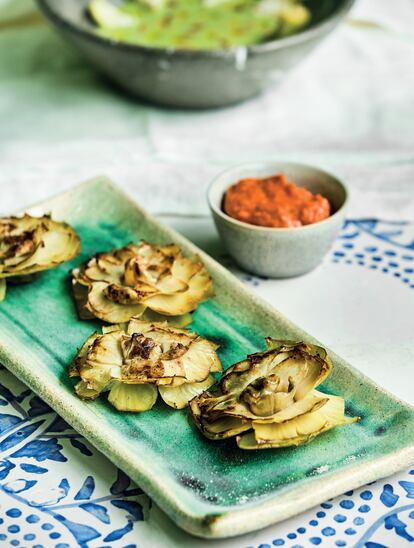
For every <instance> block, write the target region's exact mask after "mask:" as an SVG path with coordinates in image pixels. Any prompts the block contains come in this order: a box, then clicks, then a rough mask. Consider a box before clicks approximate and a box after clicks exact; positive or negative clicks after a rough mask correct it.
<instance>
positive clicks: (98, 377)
mask: <svg viewBox="0 0 414 548" xmlns="http://www.w3.org/2000/svg"><path fill="white" fill-rule="evenodd" d="M121 336H122V335H121V333H120V332H118V331H115V332H112V333H107V334H105V335H98V336H97V337H96V338H95V339H94V341H93V342H92V345H91V346H90V347H89V349H88V351H87V355H86V358H85V360H84V365H83V367H82V368H80V369H79V374H80V377H81V379H82V380H83V381H85V382H86V383H87V384H88V386H90V387H91V388H93V389H94V390H96V391H97V392H102V391H103V390H105V388H106V387H107V386H108V384H109V383H110V382H111V381H112V380H113V379H119V378H120V376H121V366H122V352H121V348H120V340H121Z"/></svg>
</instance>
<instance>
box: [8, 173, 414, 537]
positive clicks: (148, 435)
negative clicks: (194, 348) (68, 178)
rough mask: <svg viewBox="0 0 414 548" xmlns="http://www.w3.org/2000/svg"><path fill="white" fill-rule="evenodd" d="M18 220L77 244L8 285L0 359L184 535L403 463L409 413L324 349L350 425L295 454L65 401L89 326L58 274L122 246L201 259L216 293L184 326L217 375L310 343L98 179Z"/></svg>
mask: <svg viewBox="0 0 414 548" xmlns="http://www.w3.org/2000/svg"><path fill="white" fill-rule="evenodd" d="M29 212H30V213H32V214H41V213H47V212H51V213H52V215H53V217H54V218H56V219H58V220H65V221H67V222H69V223H71V224H73V225H74V227H75V228H76V229H77V230H78V232H79V234H80V236H81V238H82V252H81V255H80V256H79V257H77V258H76V259H75V260H74V261H72V263H68V264H64V265H62V266H61V267H60V268H58V269H56V270H53V271H50V272H47V273H44V274H43V275H42V276H40V277H39V278H38V279H37V280H36V281H35V282H33V283H32V284H30V285H20V286H14V287H9V290H8V294H7V299H6V300H5V301H4V302H3V303H1V305H0V362H2V363H4V365H6V366H7V367H8V368H9V369H10V370H11V371H12V372H13V373H15V374H16V375H17V376H18V377H19V378H20V379H21V380H22V381H24V382H25V383H26V384H27V385H29V386H30V388H31V389H32V390H34V391H35V392H36V393H37V394H38V395H39V396H40V397H41V398H42V399H43V400H45V401H46V402H47V403H48V404H49V405H51V406H52V407H53V408H54V409H55V410H56V411H57V412H58V413H59V414H60V415H61V416H62V417H63V418H64V419H65V420H66V421H67V422H68V423H70V424H71V425H72V426H73V427H74V428H76V429H77V430H78V431H79V432H80V433H81V434H83V435H84V436H85V437H86V438H88V439H89V440H90V442H91V443H93V444H94V445H95V446H96V447H97V448H98V449H99V450H100V451H102V452H103V453H104V454H105V455H107V456H108V457H109V458H110V459H111V460H112V461H113V462H114V463H115V464H117V465H118V466H119V467H120V468H122V469H123V470H124V471H125V472H126V473H127V474H128V475H129V476H130V477H131V478H132V479H133V480H135V481H137V482H138V483H139V484H140V486H141V487H142V488H143V489H144V490H146V491H147V493H148V494H149V495H150V496H151V497H152V498H153V499H154V501H156V502H157V503H158V504H159V506H160V507H161V508H162V509H163V510H164V511H165V512H166V513H167V514H168V515H169V516H170V517H171V518H172V519H173V520H174V521H175V522H176V523H177V524H178V525H179V526H181V527H182V528H184V529H185V530H187V531H189V532H190V533H193V534H195V535H199V536H204V537H216V538H217V537H227V536H232V535H237V534H242V533H246V532H248V531H252V530H255V529H258V528H261V527H264V526H266V525H269V524H271V523H275V522H277V521H280V520H283V519H286V518H288V517H290V516H292V515H294V514H297V513H299V512H301V511H303V510H305V509H306V508H309V507H311V506H313V505H315V504H317V503H320V502H323V501H324V500H326V499H328V498H330V497H332V496H335V495H338V494H341V493H342V492H344V491H346V490H349V489H351V488H354V487H357V486H360V485H363V484H366V483H368V482H370V481H373V480H375V479H377V478H379V477H385V476H387V475H389V474H391V473H393V472H395V471H396V470H398V469H400V468H404V467H406V466H408V465H409V464H412V463H413V462H414V411H413V409H412V408H411V407H409V406H408V405H406V404H404V403H402V402H400V401H398V400H397V399H395V398H394V397H392V396H391V395H390V394H387V393H385V392H384V391H383V390H382V389H380V388H379V387H378V386H376V385H375V384H374V383H373V382H371V381H370V380H369V379H367V378H366V377H364V376H363V375H362V374H361V373H359V372H358V371H356V370H354V369H353V368H352V367H351V366H350V365H349V364H347V363H346V362H344V361H343V360H342V359H341V358H339V357H338V356H336V355H335V354H332V357H333V362H334V372H333V374H332V375H331V376H330V377H329V379H328V381H326V382H325V383H324V385H323V387H322V389H326V391H328V392H329V393H332V394H341V395H343V396H344V397H345V398H346V401H347V413H348V414H351V415H359V416H360V417H361V419H362V420H361V422H360V423H356V424H352V425H349V426H346V427H342V428H338V429H336V430H333V431H330V432H328V433H326V434H324V435H322V436H320V437H318V438H317V439H316V440H315V441H313V442H312V443H311V444H309V445H307V446H302V447H299V448H288V449H283V450H267V451H246V452H243V451H241V450H240V449H238V448H237V446H236V444H235V443H234V440H229V441H223V442H211V441H208V440H206V439H204V438H203V437H202V436H201V435H200V434H199V433H198V431H196V429H195V428H194V426H193V425H192V424H191V422H190V421H189V419H188V414H187V412H186V411H172V410H171V409H170V408H167V406H165V404H163V402H162V401H159V402H158V403H157V404H156V406H155V407H154V408H153V409H152V410H151V411H149V412H147V413H144V414H122V413H119V412H116V411H115V410H114V409H113V408H111V407H110V406H109V404H107V402H106V401H105V399H104V398H101V399H100V400H99V401H95V402H89V403H88V402H83V401H81V400H79V399H78V398H77V397H76V396H74V394H73V390H72V385H73V383H72V381H71V380H70V379H69V378H68V376H67V365H68V363H69V362H70V361H71V360H72V358H73V356H74V354H75V353H76V349H77V348H78V347H79V346H80V345H81V344H82V342H83V341H84V340H85V339H86V337H87V336H88V335H89V334H90V333H91V332H92V331H94V330H97V329H99V327H100V325H99V323H97V322H80V321H78V319H77V316H76V312H75V308H74V304H73V302H72V297H71V294H70V290H69V289H70V285H69V272H70V270H71V269H72V268H73V267H74V266H75V265H78V264H79V263H80V262H82V261H84V260H85V259H86V258H87V257H89V256H91V255H93V254H95V253H96V252H99V251H104V250H108V249H110V248H113V247H118V246H121V245H124V244H126V243H128V242H129V241H132V240H134V241H137V240H139V239H141V238H142V239H146V240H148V241H150V242H154V243H170V242H175V243H177V244H178V245H180V246H181V247H182V248H183V250H184V251H185V252H187V253H194V252H196V253H199V254H200V255H201V256H202V258H203V260H204V262H205V263H206V265H207V267H208V269H209V271H210V273H211V274H212V276H213V279H214V285H215V291H216V295H215V297H214V298H213V299H211V300H209V301H208V302H206V303H203V304H202V305H201V306H200V307H199V308H198V310H197V311H196V313H195V314H194V321H193V324H192V325H191V327H192V328H193V329H194V330H196V331H198V332H199V333H200V334H201V335H203V336H205V337H207V338H209V339H211V340H214V341H216V342H218V343H219V344H220V350H219V355H220V358H221V359H222V362H223V365H224V367H225V368H226V367H228V366H229V365H231V364H232V363H234V362H235V361H238V360H240V359H242V358H244V356H245V355H246V354H247V353H252V352H255V351H258V350H262V349H264V344H263V338H264V336H266V335H272V336H274V337H276V338H287V339H295V340H306V341H309V342H317V341H315V340H314V339H313V337H312V336H310V335H308V334H306V333H304V332H303V331H302V330H301V329H300V328H298V327H296V326H295V325H293V324H292V323H291V322H290V321H289V320H287V319H286V318H284V317H283V316H282V315H281V314H280V313H278V312H277V311H276V310H275V309H273V308H271V307H269V305H267V304H265V303H264V302H263V301H261V300H260V299H258V298H257V297H256V296H254V295H253V294H252V293H250V292H249V291H248V290H247V289H246V288H245V287H244V286H242V285H241V283H240V282H238V281H237V280H236V278H235V277H234V276H233V275H232V274H230V273H229V272H228V271H227V270H226V269H224V268H223V267H222V266H220V265H219V264H218V263H216V262H215V261H214V260H213V259H211V258H210V257H209V256H207V255H205V254H204V253H203V252H201V251H200V250H199V249H197V248H196V247H195V246H194V245H192V244H191V243H190V242H189V241H188V240H186V239H185V238H183V237H182V236H180V235H179V234H177V233H176V232H174V231H172V230H170V229H167V228H165V227H163V226H162V225H160V224H159V223H158V222H157V221H156V220H154V219H153V218H151V217H150V216H149V215H148V214H147V213H146V212H145V211H143V210H142V209H141V208H140V207H139V206H137V205H136V204H134V203H133V202H132V201H131V200H130V199H128V197H126V196H125V195H124V194H123V193H122V192H121V191H120V190H118V189H117V188H116V187H115V186H114V185H113V184H112V183H110V182H109V181H107V180H106V179H103V178H101V179H96V180H93V181H89V182H86V183H84V184H82V185H80V186H78V187H76V188H74V189H73V190H71V191H69V192H67V193H65V194H62V195H60V196H58V197H56V198H53V199H51V200H48V201H46V202H44V203H42V204H39V205H38V206H36V207H33V208H31V209H30V210H29ZM309 298H312V295H310V296H309ZM274 304H275V305H276V306H277V303H274ZM324 313H329V314H337V313H340V311H338V310H335V309H334V303H332V310H329V311H325V310H321V309H320V308H318V303H317V302H316V303H315V314H324ZM362 336H363V334H361V337H362Z"/></svg>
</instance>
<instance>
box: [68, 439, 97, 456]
mask: <svg viewBox="0 0 414 548" xmlns="http://www.w3.org/2000/svg"><path fill="white" fill-rule="evenodd" d="M70 443H71V445H73V447H76V449H79V451H80V452H81V453H82V455H86V456H87V457H91V456H92V455H93V453H92V451H91V450H90V449H88V447H86V445H85V444H84V443H82V442H81V441H79V440H77V439H75V438H71V440H70Z"/></svg>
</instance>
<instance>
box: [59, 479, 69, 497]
mask: <svg viewBox="0 0 414 548" xmlns="http://www.w3.org/2000/svg"><path fill="white" fill-rule="evenodd" d="M59 489H61V490H62V491H63V492H64V493H65V497H66V496H67V495H68V493H69V489H70V486H69V482H68V480H67V479H66V478H63V480H62V481H61V482H60V483H59Z"/></svg>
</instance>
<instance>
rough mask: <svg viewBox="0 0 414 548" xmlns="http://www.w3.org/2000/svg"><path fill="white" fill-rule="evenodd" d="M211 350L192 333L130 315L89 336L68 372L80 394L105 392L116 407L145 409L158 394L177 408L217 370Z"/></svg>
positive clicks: (89, 396) (211, 346) (209, 383)
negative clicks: (119, 323) (101, 331)
mask: <svg viewBox="0 0 414 548" xmlns="http://www.w3.org/2000/svg"><path fill="white" fill-rule="evenodd" d="M216 349H217V346H216V345H215V344H213V343H211V342H209V341H207V340H206V339H203V338H202V337H200V336H199V335H197V333H191V332H189V331H187V330H186V329H179V328H174V327H171V326H169V325H168V324H167V322H164V323H151V322H146V321H143V320H141V319H139V318H132V319H131V321H130V322H129V323H128V324H127V325H114V326H110V327H107V328H104V330H103V334H102V335H99V334H98V333H94V334H93V335H91V336H90V337H89V338H88V339H87V341H86V342H85V344H84V345H83V346H82V348H81V349H80V350H79V352H78V354H77V356H76V358H75V359H74V361H73V362H72V364H71V365H70V367H69V376H70V377H80V378H81V380H80V381H79V382H78V383H77V384H76V386H75V391H76V393H77V395H78V396H79V397H80V398H82V399H90V400H93V399H95V398H97V397H98V396H99V394H100V393H101V392H104V391H108V390H109V396H108V401H109V402H110V403H111V404H112V405H113V406H114V407H116V409H118V410H119V411H135V412H139V411H147V410H149V409H151V408H152V406H153V405H154V403H155V402H156V400H157V396H158V392H159V393H160V395H161V397H162V399H163V400H164V401H165V402H166V403H167V404H168V405H169V406H171V407H174V408H176V409H182V408H184V407H186V406H187V405H188V402H189V401H190V400H191V399H192V398H193V397H195V396H197V395H198V394H200V393H201V392H204V390H206V389H207V388H209V387H210V386H212V384H214V377H213V376H212V375H211V373H212V372H218V371H222V367H221V363H220V360H219V358H218V356H217V354H216Z"/></svg>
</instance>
